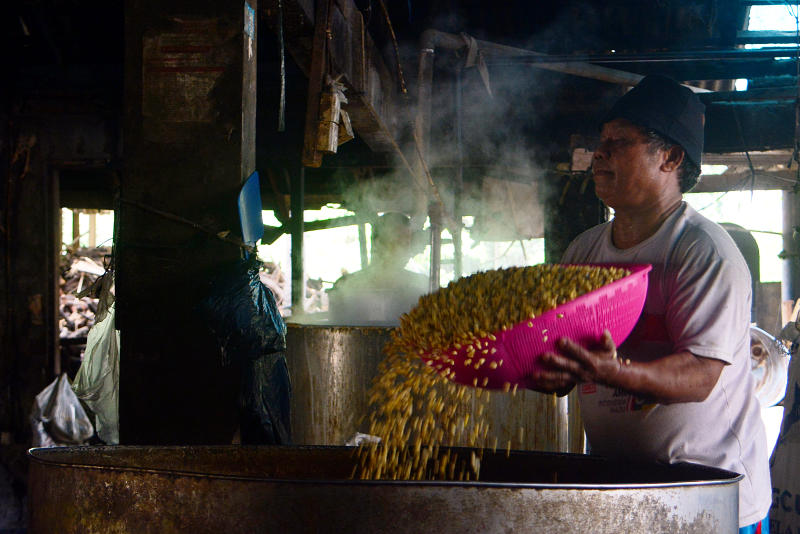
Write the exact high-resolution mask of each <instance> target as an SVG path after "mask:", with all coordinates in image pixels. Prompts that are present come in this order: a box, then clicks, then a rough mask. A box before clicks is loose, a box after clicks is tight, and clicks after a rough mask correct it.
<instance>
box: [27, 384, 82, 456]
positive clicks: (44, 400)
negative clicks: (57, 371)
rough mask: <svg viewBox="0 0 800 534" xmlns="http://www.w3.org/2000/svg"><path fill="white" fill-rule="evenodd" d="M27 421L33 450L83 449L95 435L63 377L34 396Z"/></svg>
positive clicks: (76, 398)
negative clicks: (77, 447) (77, 446)
mask: <svg viewBox="0 0 800 534" xmlns="http://www.w3.org/2000/svg"><path fill="white" fill-rule="evenodd" d="M30 419H31V425H32V426H33V446H34V447H58V446H64V445H83V444H84V443H85V442H86V440H88V439H89V438H90V437H92V435H93V434H94V429H93V428H92V422H91V421H90V420H89V417H88V416H87V415H86V411H84V409H83V406H81V403H80V401H79V400H78V397H76V396H75V393H74V392H73V391H72V388H70V385H69V378H68V377H67V374H66V373H63V374H62V375H61V376H59V377H58V378H56V379H55V380H53V381H52V382H51V383H50V385H48V386H47V387H46V388H44V389H43V390H42V391H41V392H40V393H39V394H38V395H36V398H35V399H34V401H33V409H32V410H31V417H30Z"/></svg>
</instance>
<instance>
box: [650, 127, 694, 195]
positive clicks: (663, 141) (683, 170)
mask: <svg viewBox="0 0 800 534" xmlns="http://www.w3.org/2000/svg"><path fill="white" fill-rule="evenodd" d="M640 128H641V127H640ZM641 129H642V133H643V134H644V136H645V137H646V138H647V144H648V146H649V149H650V150H651V151H652V152H655V151H656V150H664V151H666V150H670V149H671V148H672V147H675V146H677V147H680V149H681V150H683V161H682V162H681V166H680V167H678V184H679V185H680V188H681V193H687V192H689V191H691V189H692V188H693V187H694V186H696V185H697V182H698V181H700V165H698V164H697V163H695V162H694V161H692V160H691V159H690V158H689V156H688V154H687V153H686V150H685V149H684V148H683V147H682V146H681V145H680V144H678V143H676V142H675V141H673V140H672V139H670V138H669V137H667V136H665V135H661V134H660V133H658V132H657V131H655V130H653V129H652V128H641Z"/></svg>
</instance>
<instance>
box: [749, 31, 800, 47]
mask: <svg viewBox="0 0 800 534" xmlns="http://www.w3.org/2000/svg"><path fill="white" fill-rule="evenodd" d="M773 43H774V44H787V43H797V32H793V31H789V32H783V31H772V30H758V31H750V30H742V31H738V32H736V44H773Z"/></svg>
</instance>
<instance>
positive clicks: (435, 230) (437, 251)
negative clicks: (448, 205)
mask: <svg viewBox="0 0 800 534" xmlns="http://www.w3.org/2000/svg"><path fill="white" fill-rule="evenodd" d="M428 216H429V217H430V219H431V270H430V279H429V281H430V290H431V293H433V292H434V291H437V290H438V289H439V286H440V283H439V280H440V273H441V270H442V269H441V267H442V210H441V207H440V206H439V204H437V203H436V202H431V203H430V205H429V206H428Z"/></svg>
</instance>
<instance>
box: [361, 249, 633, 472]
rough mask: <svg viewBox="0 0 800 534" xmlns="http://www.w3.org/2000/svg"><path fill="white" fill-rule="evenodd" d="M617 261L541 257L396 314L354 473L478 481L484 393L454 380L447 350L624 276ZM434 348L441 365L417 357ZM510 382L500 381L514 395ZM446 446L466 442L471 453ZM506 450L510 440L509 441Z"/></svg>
mask: <svg viewBox="0 0 800 534" xmlns="http://www.w3.org/2000/svg"><path fill="white" fill-rule="evenodd" d="M628 274H630V272H629V271H627V270H625V269H621V268H615V267H596V266H578V265H570V266H567V265H557V264H551V265H548V264H542V265H535V266H532V267H513V268H508V269H497V270H493V271H487V272H481V273H477V274H474V275H471V276H468V277H464V278H461V279H459V280H456V281H454V282H451V283H450V284H449V285H448V286H447V287H445V288H443V289H441V290H439V291H437V292H435V293H432V294H430V295H425V296H423V297H421V298H420V300H419V303H418V304H417V306H416V307H415V308H414V309H413V310H411V311H410V312H409V313H408V314H405V315H403V316H402V317H401V321H400V326H399V328H397V329H396V330H394V331H393V332H392V338H391V340H390V342H389V343H387V345H386V347H384V352H385V353H386V359H385V360H384V361H383V362H382V363H381V365H380V368H379V371H378V375H377V376H376V378H375V380H374V381H373V385H372V387H371V388H370V391H369V404H370V411H369V430H368V432H369V434H371V435H374V436H378V437H379V438H380V442H379V443H372V442H370V443H366V444H364V445H361V446H360V447H359V448H358V449H357V452H358V464H357V466H356V468H355V470H354V472H353V476H354V478H361V479H384V480H477V479H478V477H479V475H480V461H481V458H482V454H483V449H484V448H492V449H493V450H495V449H496V448H497V442H496V439H495V440H493V443H487V435H488V434H489V423H490V422H489V421H488V420H487V417H486V402H487V400H488V392H486V391H484V390H483V389H482V388H470V387H465V386H462V385H459V384H457V383H455V382H453V381H452V380H450V379H448V376H449V377H450V378H452V375H451V373H454V372H456V370H455V369H454V368H453V367H452V366H453V362H452V360H449V359H448V357H447V354H448V353H449V352H448V351H449V350H450V349H452V348H453V347H460V346H462V345H470V346H473V345H476V344H477V345H478V346H480V340H481V339H486V338H490V339H491V338H492V337H493V336H494V334H495V333H499V332H501V331H503V330H508V329H509V328H511V327H513V326H514V325H516V324H518V323H522V322H526V321H530V320H531V319H532V318H535V317H538V316H539V315H541V314H542V313H544V312H546V311H548V310H551V309H553V308H555V307H556V306H558V305H561V304H564V303H566V302H569V301H570V300H573V299H575V298H577V297H578V296H580V295H583V294H585V293H588V292H589V291H592V290H595V289H598V288H600V287H602V286H603V285H606V284H608V283H611V282H613V281H615V280H619V279H620V278H622V277H624V276H627V275H628ZM423 354H425V355H431V354H436V355H438V356H436V358H438V359H439V362H440V363H444V366H442V367H443V368H442V369H435V368H434V367H433V366H432V365H431V361H430V360H428V362H427V364H426V361H425V360H423V359H422V358H421V357H420V356H421V355H423ZM516 388H517V386H516V384H513V385H512V384H506V387H505V388H504V389H505V390H506V391H508V390H509V389H510V390H511V391H512V394H514V393H515V392H516ZM451 447H469V448H470V449H469V450H465V449H462V450H460V451H459V450H458V449H452V448H451ZM509 448H510V443H509Z"/></svg>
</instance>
